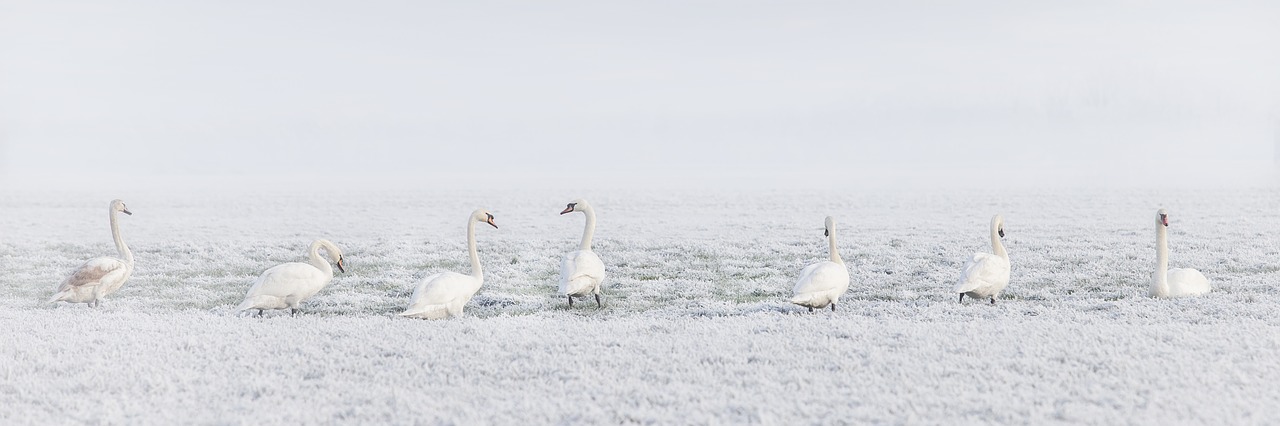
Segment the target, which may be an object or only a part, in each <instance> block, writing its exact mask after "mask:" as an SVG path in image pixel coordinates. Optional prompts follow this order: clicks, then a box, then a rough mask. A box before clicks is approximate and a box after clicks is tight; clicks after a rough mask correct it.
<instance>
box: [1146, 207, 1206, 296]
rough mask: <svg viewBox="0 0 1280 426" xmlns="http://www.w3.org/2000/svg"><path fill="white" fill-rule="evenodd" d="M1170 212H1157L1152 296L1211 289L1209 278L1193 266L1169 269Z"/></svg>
mask: <svg viewBox="0 0 1280 426" xmlns="http://www.w3.org/2000/svg"><path fill="white" fill-rule="evenodd" d="M1168 228H1169V212H1166V211H1165V210H1164V209H1160V210H1159V211H1157V212H1156V271H1155V273H1154V274H1152V277H1151V297H1181V296H1198V295H1201V294H1205V293H1208V292H1209V290H1211V288H1210V286H1209V279H1208V278H1205V276H1204V274H1202V273H1200V271H1197V270H1195V269H1191V268H1175V269H1169V230H1168Z"/></svg>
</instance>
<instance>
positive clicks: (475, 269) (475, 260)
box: [467, 217, 484, 281]
mask: <svg viewBox="0 0 1280 426" xmlns="http://www.w3.org/2000/svg"><path fill="white" fill-rule="evenodd" d="M467 250H468V252H469V253H470V254H471V276H473V277H476V279H478V280H481V281H483V280H484V271H483V270H481V269H480V253H478V252H476V218H474V217H471V218H468V219H467Z"/></svg>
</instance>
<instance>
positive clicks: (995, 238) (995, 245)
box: [991, 225, 1009, 259]
mask: <svg viewBox="0 0 1280 426" xmlns="http://www.w3.org/2000/svg"><path fill="white" fill-rule="evenodd" d="M991 251H993V252H995V255H996V256H1000V257H1003V258H1005V259H1008V258H1009V253H1008V252H1006V251H1004V243H1003V242H1001V241H1000V226H999V225H996V226H992V227H991Z"/></svg>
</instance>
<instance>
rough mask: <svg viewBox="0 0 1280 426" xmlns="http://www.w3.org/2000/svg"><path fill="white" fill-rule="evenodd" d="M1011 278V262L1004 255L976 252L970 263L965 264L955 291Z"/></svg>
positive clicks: (958, 291)
mask: <svg viewBox="0 0 1280 426" xmlns="http://www.w3.org/2000/svg"><path fill="white" fill-rule="evenodd" d="M1008 280H1009V262H1008V261H1006V260H1004V258H1003V257H1000V256H996V255H994V254H991V253H974V255H973V258H972V259H969V263H967V264H965V265H964V272H962V273H961V274H960V282H959V283H958V284H956V287H955V290H953V292H955V293H968V292H970V291H973V290H976V289H979V288H982V287H985V286H988V285H991V284H996V283H1000V282H1007V281H1008Z"/></svg>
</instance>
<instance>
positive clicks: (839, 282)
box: [791, 216, 849, 312]
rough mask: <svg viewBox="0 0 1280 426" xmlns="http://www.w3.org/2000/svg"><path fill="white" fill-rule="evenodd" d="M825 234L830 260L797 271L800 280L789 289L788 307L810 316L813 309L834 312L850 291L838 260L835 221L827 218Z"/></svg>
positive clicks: (846, 274) (842, 264)
mask: <svg viewBox="0 0 1280 426" xmlns="http://www.w3.org/2000/svg"><path fill="white" fill-rule="evenodd" d="M824 234H825V235H826V237H827V244H828V245H829V246H830V247H829V250H830V255H831V259H830V260H826V261H822V262H818V263H814V264H812V265H809V266H806V267H805V268H804V270H802V271H800V279H799V280H798V281H796V285H795V287H793V288H792V289H791V292H792V297H791V303H794V304H797V305H800V306H804V307H806V308H809V311H810V312H812V311H813V309H814V308H817V309H822V308H825V307H827V306H831V310H832V311H834V310H836V302H839V301H840V296H843V295H844V293H845V292H846V291H848V290H849V269H848V268H846V267H845V265H844V259H841V258H840V251H839V250H837V249H836V222H835V219H834V218H832V217H829V216H828V217H827V221H826V230H825V232H824Z"/></svg>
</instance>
